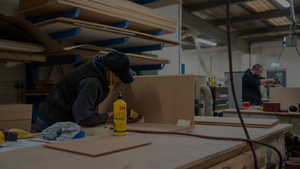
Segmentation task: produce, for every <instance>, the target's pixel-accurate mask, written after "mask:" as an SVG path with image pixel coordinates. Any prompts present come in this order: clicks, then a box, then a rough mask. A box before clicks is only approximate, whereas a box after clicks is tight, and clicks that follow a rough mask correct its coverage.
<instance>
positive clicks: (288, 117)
mask: <svg viewBox="0 0 300 169" xmlns="http://www.w3.org/2000/svg"><path fill="white" fill-rule="evenodd" d="M240 112H241V114H242V117H243V118H259V119H278V120H279V123H282V124H292V125H293V127H292V128H290V129H289V130H287V131H289V132H291V133H293V134H294V136H298V137H299V138H300V113H299V112H295V113H288V112H266V111H261V110H240ZM223 116H224V117H238V114H237V111H236V109H231V110H224V111H223Z"/></svg>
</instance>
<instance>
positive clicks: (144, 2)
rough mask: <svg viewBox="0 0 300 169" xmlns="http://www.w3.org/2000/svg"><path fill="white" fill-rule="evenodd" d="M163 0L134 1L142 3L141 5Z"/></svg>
mask: <svg viewBox="0 0 300 169" xmlns="http://www.w3.org/2000/svg"><path fill="white" fill-rule="evenodd" d="M161 1H162V0H139V1H134V2H135V3H137V4H140V5H147V4H151V3H154V2H161Z"/></svg>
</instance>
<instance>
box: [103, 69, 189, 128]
mask: <svg viewBox="0 0 300 169" xmlns="http://www.w3.org/2000/svg"><path fill="white" fill-rule="evenodd" d="M119 91H121V92H122V96H123V100H124V101H125V102H126V103H127V107H128V108H130V109H133V110H134V111H136V112H138V113H139V115H141V116H142V117H144V118H145V122H146V123H162V124H173V125H175V124H177V121H178V120H179V119H185V120H190V121H191V125H194V75H159V76H136V77H134V81H133V82H132V83H130V84H115V85H114V86H113V87H112V88H111V90H110V92H109V95H108V97H107V98H106V99H105V100H104V101H103V102H102V103H101V104H100V105H99V109H98V110H99V111H98V112H99V113H106V112H110V111H112V105H113V103H114V102H115V101H116V100H117V96H118V95H119Z"/></svg>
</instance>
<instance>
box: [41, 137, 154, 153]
mask: <svg viewBox="0 0 300 169" xmlns="http://www.w3.org/2000/svg"><path fill="white" fill-rule="evenodd" d="M149 144H151V142H149V141H141V140H135V139H129V138H126V137H119V136H93V137H86V138H82V139H75V140H69V141H62V142H57V143H50V144H44V146H45V147H49V148H54V149H59V150H64V151H69V152H74V153H78V154H84V155H88V156H93V157H95V156H100V155H105V154H110V153H114V152H118V151H123V150H127V149H132V148H136V147H140V146H145V145H149Z"/></svg>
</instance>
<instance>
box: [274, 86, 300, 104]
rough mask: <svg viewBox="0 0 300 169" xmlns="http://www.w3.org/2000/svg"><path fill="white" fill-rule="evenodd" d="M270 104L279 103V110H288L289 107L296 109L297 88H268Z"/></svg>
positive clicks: (298, 99)
mask: <svg viewBox="0 0 300 169" xmlns="http://www.w3.org/2000/svg"><path fill="white" fill-rule="evenodd" d="M270 102H279V103H281V109H289V107H290V106H296V107H298V104H299V103H300V88H299V87H273V88H270Z"/></svg>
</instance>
